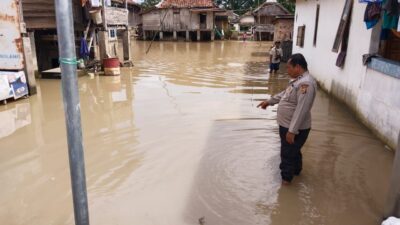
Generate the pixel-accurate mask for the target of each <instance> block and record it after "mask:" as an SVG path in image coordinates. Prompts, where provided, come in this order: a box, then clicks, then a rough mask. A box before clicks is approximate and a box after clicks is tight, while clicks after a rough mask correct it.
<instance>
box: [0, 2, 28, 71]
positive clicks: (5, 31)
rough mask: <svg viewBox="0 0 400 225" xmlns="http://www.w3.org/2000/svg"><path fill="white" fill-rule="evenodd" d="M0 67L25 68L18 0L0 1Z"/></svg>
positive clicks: (6, 68) (9, 68) (5, 68)
mask: <svg viewBox="0 0 400 225" xmlns="http://www.w3.org/2000/svg"><path fill="white" fill-rule="evenodd" d="M0 9H1V11H0V49H1V50H0V69H2V70H21V69H23V68H24V57H23V49H22V37H21V31H20V24H19V23H20V21H19V6H18V0H1V1H0Z"/></svg>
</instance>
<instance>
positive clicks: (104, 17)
mask: <svg viewBox="0 0 400 225" xmlns="http://www.w3.org/2000/svg"><path fill="white" fill-rule="evenodd" d="M102 3H103V11H102V14H103V28H104V30H105V31H107V18H106V0H103V1H102Z"/></svg>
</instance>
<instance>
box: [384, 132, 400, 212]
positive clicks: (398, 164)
mask: <svg viewBox="0 0 400 225" xmlns="http://www.w3.org/2000/svg"><path fill="white" fill-rule="evenodd" d="M390 216H395V217H397V218H399V217H400V134H399V138H398V141H397V150H396V152H395V156H394V161H393V168H392V177H391V180H390V187H389V195H388V198H387V204H386V207H385V213H384V217H385V218H388V217H390Z"/></svg>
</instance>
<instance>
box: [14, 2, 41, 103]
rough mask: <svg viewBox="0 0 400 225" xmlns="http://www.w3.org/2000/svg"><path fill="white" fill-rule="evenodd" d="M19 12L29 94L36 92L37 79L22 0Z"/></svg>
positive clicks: (19, 4)
mask: <svg viewBox="0 0 400 225" xmlns="http://www.w3.org/2000/svg"><path fill="white" fill-rule="evenodd" d="M18 14H19V22H20V32H21V36H22V46H23V47H22V50H23V52H24V72H25V75H26V79H27V81H28V88H29V94H30V95H34V94H36V92H37V91H36V79H35V70H34V64H33V60H32V46H31V39H30V37H29V36H28V34H27V32H26V25H25V23H24V12H23V9H22V1H20V2H18Z"/></svg>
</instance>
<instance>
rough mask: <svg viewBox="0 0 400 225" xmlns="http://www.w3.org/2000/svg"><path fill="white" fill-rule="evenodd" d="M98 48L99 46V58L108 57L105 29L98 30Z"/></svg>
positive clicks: (108, 43) (108, 46) (108, 45)
mask: <svg viewBox="0 0 400 225" xmlns="http://www.w3.org/2000/svg"><path fill="white" fill-rule="evenodd" d="M99 48H100V60H103V59H106V58H108V55H109V53H110V42H109V40H108V32H107V31H99Z"/></svg>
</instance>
